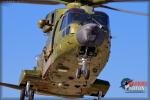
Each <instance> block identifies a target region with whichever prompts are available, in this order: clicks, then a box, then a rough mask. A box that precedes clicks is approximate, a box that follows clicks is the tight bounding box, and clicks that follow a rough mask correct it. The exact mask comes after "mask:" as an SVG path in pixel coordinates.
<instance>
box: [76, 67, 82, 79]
mask: <svg viewBox="0 0 150 100" xmlns="http://www.w3.org/2000/svg"><path fill="white" fill-rule="evenodd" d="M81 74H82V72H81V68H78V69H77V71H76V78H78V79H79V78H80V77H81Z"/></svg>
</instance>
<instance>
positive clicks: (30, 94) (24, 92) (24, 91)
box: [20, 81, 34, 100]
mask: <svg viewBox="0 0 150 100" xmlns="http://www.w3.org/2000/svg"><path fill="white" fill-rule="evenodd" d="M25 97H28V100H33V99H34V90H32V89H31V86H30V81H28V82H27V84H26V87H25V88H24V89H22V90H21V93H20V100H25Z"/></svg>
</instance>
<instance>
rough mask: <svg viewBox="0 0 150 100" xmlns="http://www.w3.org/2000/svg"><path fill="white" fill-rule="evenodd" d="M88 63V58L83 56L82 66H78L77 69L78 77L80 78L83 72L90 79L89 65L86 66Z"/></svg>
mask: <svg viewBox="0 0 150 100" xmlns="http://www.w3.org/2000/svg"><path fill="white" fill-rule="evenodd" d="M86 63H87V59H85V58H82V59H81V63H80V65H81V66H82V67H81V68H80V67H79V68H77V71H76V78H77V79H79V78H80V77H81V74H83V76H84V78H85V79H86V80H88V79H89V77H90V70H88V69H87V66H86Z"/></svg>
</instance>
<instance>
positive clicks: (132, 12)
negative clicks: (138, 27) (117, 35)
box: [100, 5, 150, 16]
mask: <svg viewBox="0 0 150 100" xmlns="http://www.w3.org/2000/svg"><path fill="white" fill-rule="evenodd" d="M100 7H103V8H107V9H111V10H115V11H120V12H126V13H130V14H136V15H142V16H150V14H147V13H143V12H137V11H129V10H124V9H120V8H114V7H110V6H106V5H100Z"/></svg>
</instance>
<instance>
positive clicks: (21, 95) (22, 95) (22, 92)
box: [20, 89, 25, 100]
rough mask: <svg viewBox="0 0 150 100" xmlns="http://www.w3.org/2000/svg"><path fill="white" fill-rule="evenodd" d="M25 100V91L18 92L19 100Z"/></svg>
mask: <svg viewBox="0 0 150 100" xmlns="http://www.w3.org/2000/svg"><path fill="white" fill-rule="evenodd" d="M24 99H25V89H22V90H21V92H20V100H24Z"/></svg>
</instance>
